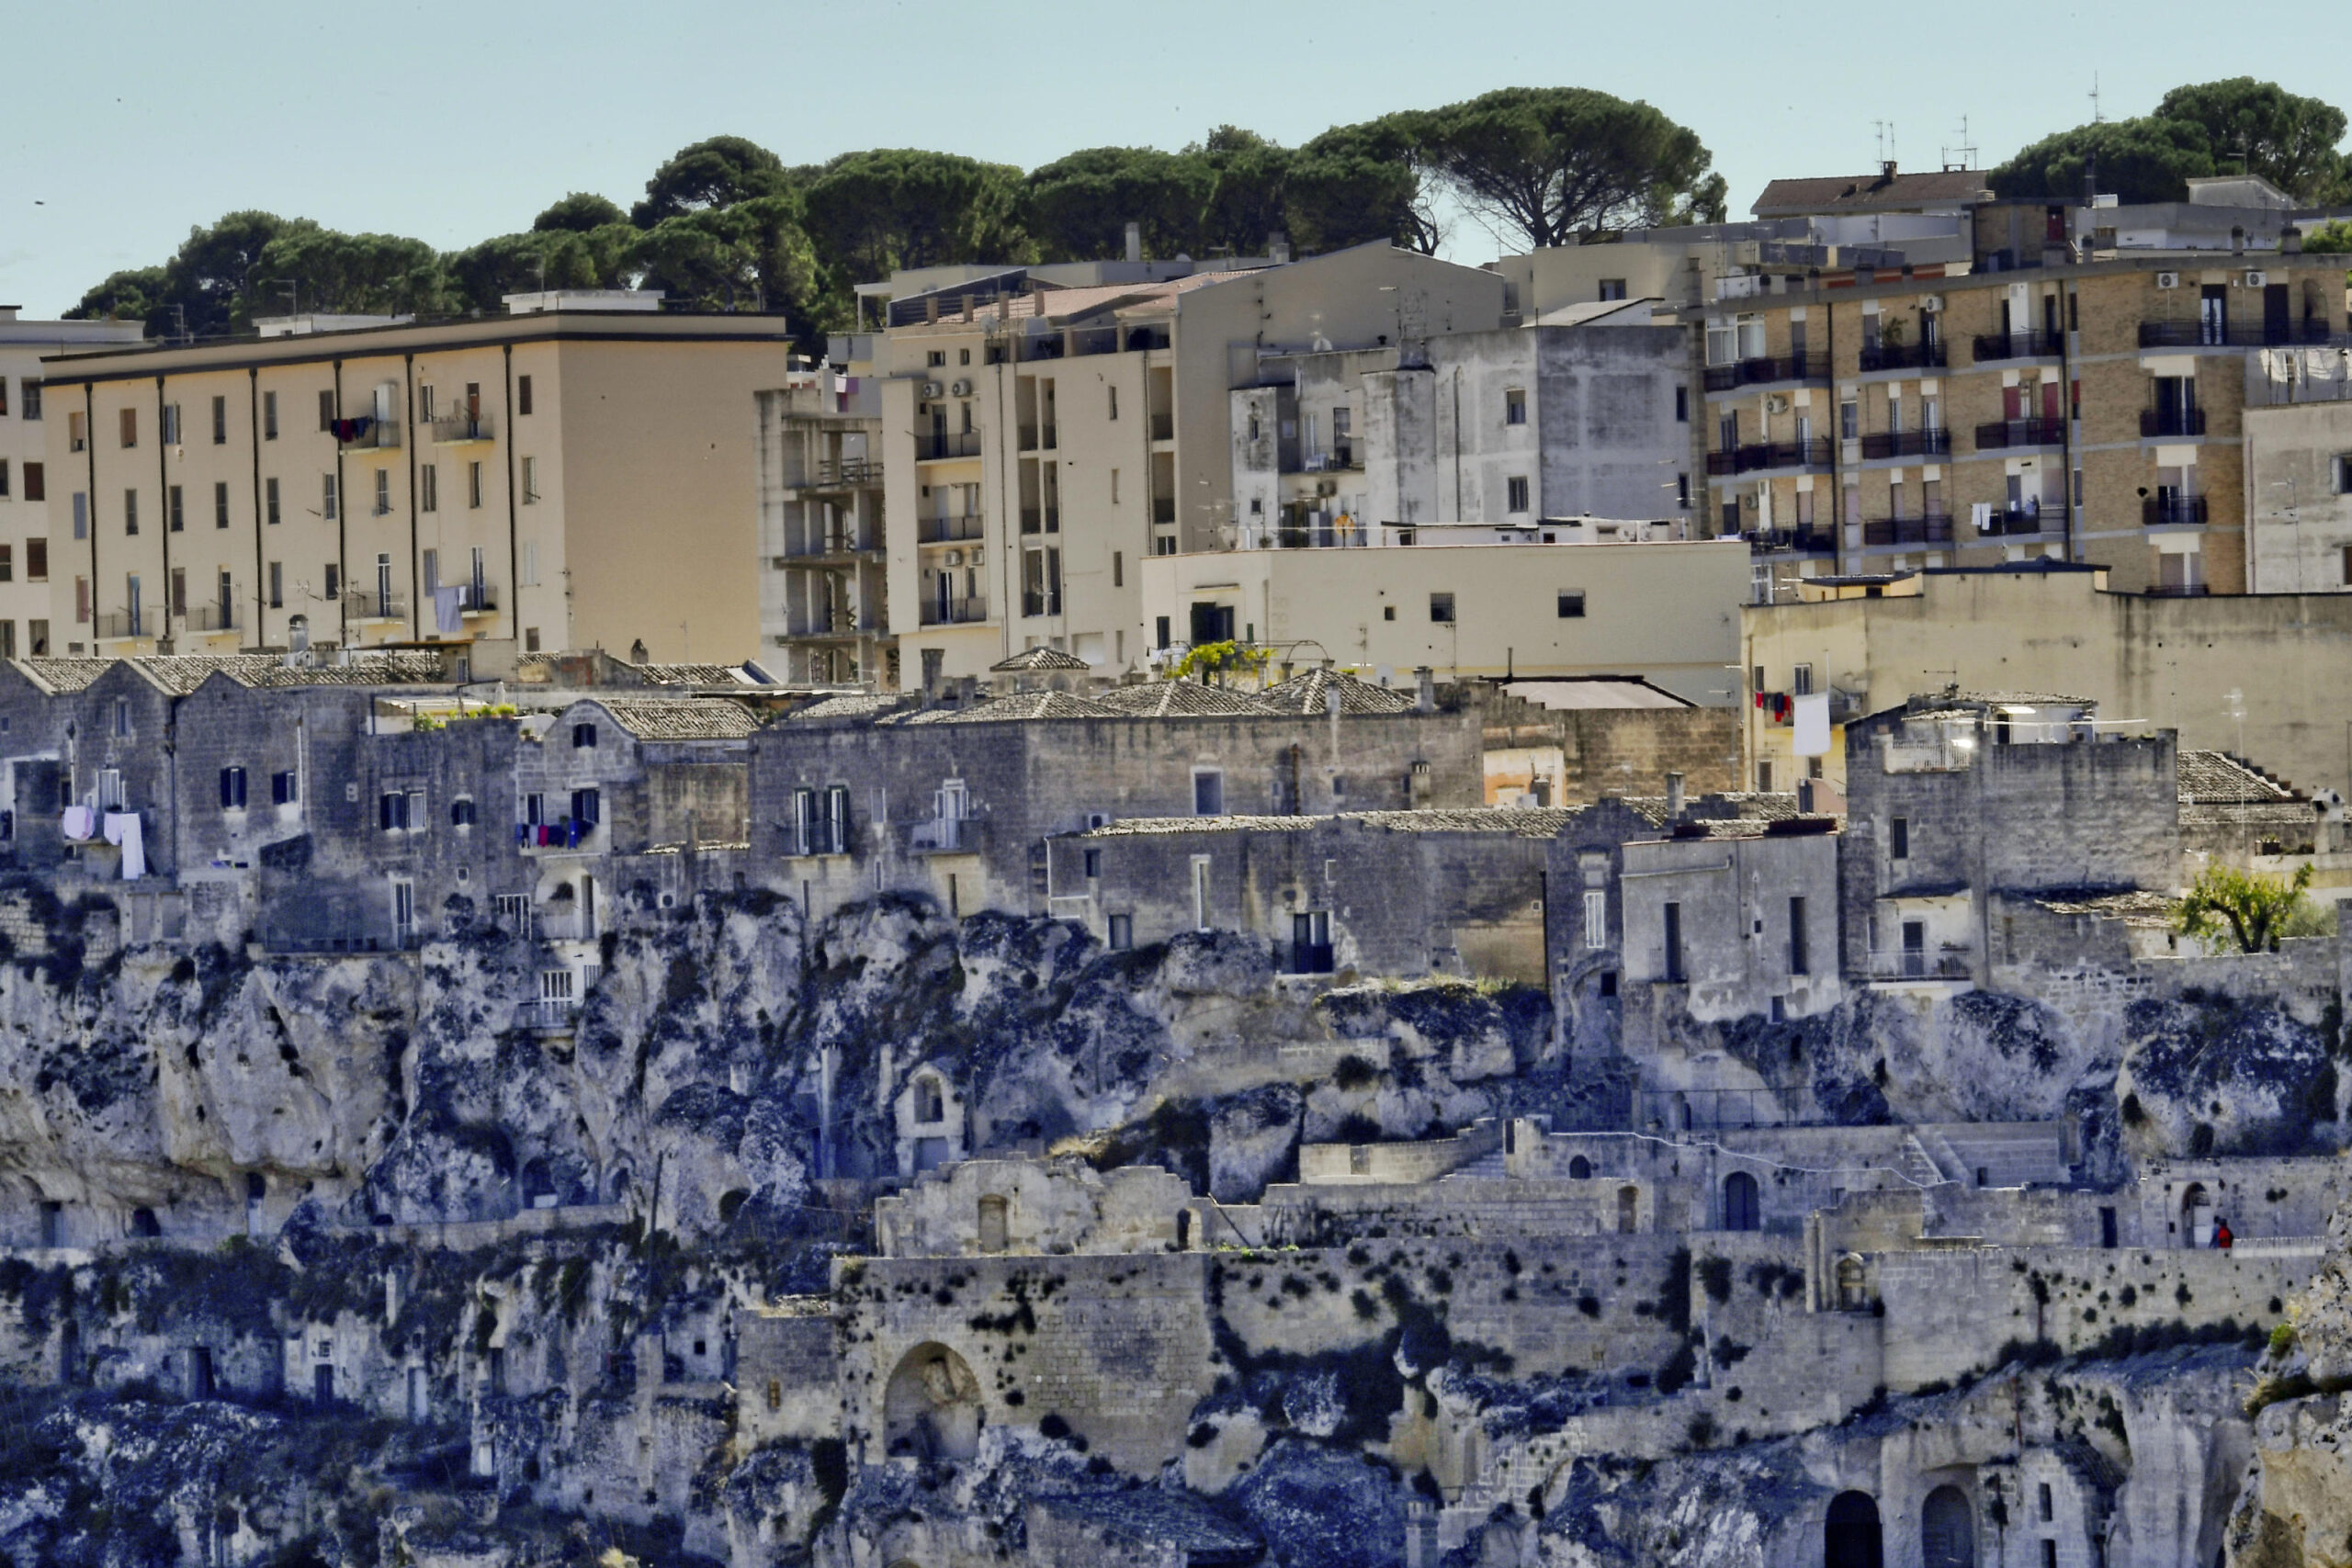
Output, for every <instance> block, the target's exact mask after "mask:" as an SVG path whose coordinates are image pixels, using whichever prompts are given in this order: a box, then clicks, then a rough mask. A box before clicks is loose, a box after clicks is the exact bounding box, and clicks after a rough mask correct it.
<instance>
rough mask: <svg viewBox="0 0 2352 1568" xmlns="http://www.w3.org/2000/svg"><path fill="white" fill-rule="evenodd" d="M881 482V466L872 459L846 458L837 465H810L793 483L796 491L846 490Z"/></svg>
mask: <svg viewBox="0 0 2352 1568" xmlns="http://www.w3.org/2000/svg"><path fill="white" fill-rule="evenodd" d="M881 482H882V465H881V463H880V462H879V461H877V460H876V459H875V458H872V457H848V458H844V459H842V461H840V462H838V463H833V462H825V463H811V464H809V465H808V466H807V467H806V468H803V469H801V471H800V477H799V478H798V479H795V480H794V481H793V488H794V489H796V490H848V489H851V488H853V487H854V486H858V485H878V484H880V483H881Z"/></svg>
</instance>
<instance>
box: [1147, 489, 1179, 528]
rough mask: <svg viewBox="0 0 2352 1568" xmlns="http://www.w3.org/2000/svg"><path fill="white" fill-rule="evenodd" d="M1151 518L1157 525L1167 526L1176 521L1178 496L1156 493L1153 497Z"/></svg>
mask: <svg viewBox="0 0 2352 1568" xmlns="http://www.w3.org/2000/svg"><path fill="white" fill-rule="evenodd" d="M1151 520H1152V523H1153V524H1154V525H1156V526H1160V527H1165V526H1166V525H1169V524H1170V523H1173V522H1175V521H1176V498H1175V497H1174V496H1172V495H1155V496H1153V497H1152V498H1151Z"/></svg>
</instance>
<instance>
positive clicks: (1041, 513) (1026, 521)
mask: <svg viewBox="0 0 2352 1568" xmlns="http://www.w3.org/2000/svg"><path fill="white" fill-rule="evenodd" d="M1021 531H1022V532H1023V533H1024V534H1058V533H1060V532H1061V531H1062V509H1061V508H1060V507H1058V506H1024V507H1023V508H1022V509H1021Z"/></svg>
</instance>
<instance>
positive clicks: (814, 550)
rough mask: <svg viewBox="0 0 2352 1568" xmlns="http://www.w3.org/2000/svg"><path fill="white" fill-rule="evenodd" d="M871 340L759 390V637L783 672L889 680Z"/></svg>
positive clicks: (791, 677) (878, 682)
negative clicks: (777, 655)
mask: <svg viewBox="0 0 2352 1568" xmlns="http://www.w3.org/2000/svg"><path fill="white" fill-rule="evenodd" d="M833 344H834V346H835V348H836V349H837V350H839V351H840V352H839V353H838V354H836V355H829V356H828V358H827V359H826V361H825V363H823V364H821V365H819V366H817V367H814V368H811V369H805V370H797V371H795V372H793V373H792V375H791V377H790V378H789V379H788V380H787V381H786V384H785V385H783V386H782V387H778V388H775V389H771V390H768V391H763V392H762V393H761V394H760V395H759V457H760V558H761V562H762V572H761V578H760V643H761V646H762V647H763V649H766V648H777V649H783V650H784V657H783V659H782V660H780V661H779V662H780V663H782V665H783V666H784V670H785V678H786V680H787V681H789V682H803V683H808V684H812V685H856V684H861V683H862V684H865V685H869V686H883V687H895V686H897V684H898V683H899V682H898V649H897V644H896V642H895V641H893V639H892V638H891V636H890V618H889V608H888V600H887V598H886V595H885V585H886V574H885V572H884V570H883V562H884V558H885V557H884V550H885V546H886V542H887V541H886V539H885V537H884V534H883V525H882V516H883V513H882V502H883V488H882V400H881V387H880V385H879V383H877V382H876V380H875V379H874V378H873V376H872V375H871V374H870V372H869V373H868V374H865V375H856V374H852V373H851V371H850V370H849V369H842V368H837V366H846V367H851V368H852V369H854V368H864V367H866V362H867V361H870V360H871V358H872V352H873V351H872V344H873V339H872V338H870V337H866V336H864V335H860V336H858V337H855V338H835V339H834V340H833Z"/></svg>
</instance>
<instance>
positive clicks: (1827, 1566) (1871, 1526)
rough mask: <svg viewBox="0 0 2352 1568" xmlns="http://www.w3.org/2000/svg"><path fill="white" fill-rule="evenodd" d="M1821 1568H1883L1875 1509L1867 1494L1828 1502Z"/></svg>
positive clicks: (1843, 1495) (1845, 1495) (1848, 1494)
mask: <svg viewBox="0 0 2352 1568" xmlns="http://www.w3.org/2000/svg"><path fill="white" fill-rule="evenodd" d="M1821 1547H1822V1551H1821V1561H1822V1563H1823V1568H1885V1562H1886V1557H1885V1551H1884V1547H1883V1544H1882V1542H1881V1541H1880V1540H1879V1529H1878V1505H1877V1504H1876V1503H1875V1502H1873V1501H1871V1495H1870V1494H1869V1493H1867V1492H1840V1493H1839V1494H1838V1495H1837V1496H1835V1497H1832V1498H1831V1499H1830V1500H1829V1517H1828V1518H1827V1519H1826V1520H1825V1521H1824V1522H1823V1525H1822V1531H1821Z"/></svg>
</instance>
